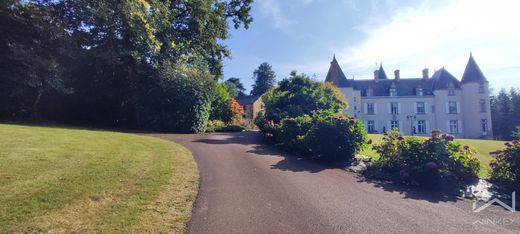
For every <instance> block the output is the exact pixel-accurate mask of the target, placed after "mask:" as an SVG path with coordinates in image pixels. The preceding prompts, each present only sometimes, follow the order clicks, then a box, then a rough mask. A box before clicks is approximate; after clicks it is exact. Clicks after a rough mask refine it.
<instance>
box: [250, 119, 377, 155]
mask: <svg viewBox="0 0 520 234" xmlns="http://www.w3.org/2000/svg"><path fill="white" fill-rule="evenodd" d="M256 122H257V125H258V126H259V128H260V129H261V130H262V133H263V134H264V136H265V138H267V139H268V140H269V141H271V142H272V143H274V144H275V145H276V146H278V147H279V148H282V149H284V150H288V151H291V152H296V153H299V154H300V155H301V156H304V157H312V158H315V159H320V160H323V161H342V162H348V161H350V160H351V159H352V158H353V157H354V155H355V154H356V153H357V152H359V151H360V150H361V149H363V147H364V146H365V144H366V141H367V133H366V132H365V128H364V126H363V124H362V123H361V122H360V121H357V120H355V119H354V118H353V117H348V118H347V117H343V116H337V115H331V114H330V113H315V114H313V115H312V116H308V115H304V116H299V117H296V118H285V119H282V120H281V121H280V123H279V124H275V123H274V122H273V121H267V120H265V118H264V117H263V116H262V115H259V117H258V118H257V121H256Z"/></svg>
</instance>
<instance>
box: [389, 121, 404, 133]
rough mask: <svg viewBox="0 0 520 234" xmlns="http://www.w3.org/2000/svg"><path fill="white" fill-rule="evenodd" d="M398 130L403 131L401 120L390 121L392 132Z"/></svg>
mask: <svg viewBox="0 0 520 234" xmlns="http://www.w3.org/2000/svg"><path fill="white" fill-rule="evenodd" d="M394 128H395V129H397V130H398V131H401V126H400V121H399V120H390V130H392V129H394Z"/></svg>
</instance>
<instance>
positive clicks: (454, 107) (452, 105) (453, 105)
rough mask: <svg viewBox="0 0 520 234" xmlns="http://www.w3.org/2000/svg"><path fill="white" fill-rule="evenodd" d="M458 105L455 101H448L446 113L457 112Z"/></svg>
mask: <svg viewBox="0 0 520 234" xmlns="http://www.w3.org/2000/svg"><path fill="white" fill-rule="evenodd" d="M458 113H459V105H458V103H457V102H456V101H448V114H458Z"/></svg>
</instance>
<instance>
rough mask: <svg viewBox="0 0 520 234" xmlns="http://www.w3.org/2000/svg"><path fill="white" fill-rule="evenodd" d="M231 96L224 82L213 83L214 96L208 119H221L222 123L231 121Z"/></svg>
mask: <svg viewBox="0 0 520 234" xmlns="http://www.w3.org/2000/svg"><path fill="white" fill-rule="evenodd" d="M231 99H232V98H231V97H230V95H229V93H228V92H227V90H226V87H225V86H224V84H216V85H215V96H214V98H213V102H212V104H211V115H210V117H209V118H210V120H221V121H223V122H224V123H231V122H232V121H233V112H232V110H231V108H230V103H231Z"/></svg>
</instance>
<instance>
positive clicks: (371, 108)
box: [367, 103, 375, 115]
mask: <svg viewBox="0 0 520 234" xmlns="http://www.w3.org/2000/svg"><path fill="white" fill-rule="evenodd" d="M374 113H375V111H374V103H367V115H373V114H374Z"/></svg>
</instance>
